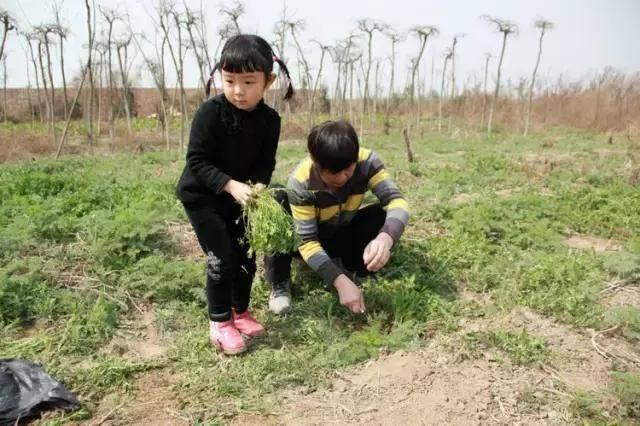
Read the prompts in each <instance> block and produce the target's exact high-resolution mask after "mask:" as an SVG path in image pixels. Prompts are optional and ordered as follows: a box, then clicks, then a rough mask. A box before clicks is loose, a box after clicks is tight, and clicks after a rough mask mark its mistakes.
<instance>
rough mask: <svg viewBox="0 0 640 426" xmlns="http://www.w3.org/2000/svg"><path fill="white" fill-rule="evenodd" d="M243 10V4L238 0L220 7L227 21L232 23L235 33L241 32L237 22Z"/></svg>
mask: <svg viewBox="0 0 640 426" xmlns="http://www.w3.org/2000/svg"><path fill="white" fill-rule="evenodd" d="M244 12H245V10H244V4H243V3H242V2H241V1H239V0H236V1H235V2H234V3H233V5H232V6H222V7H220V13H221V14H222V15H225V16H226V17H227V19H228V20H229V22H230V23H231V24H233V27H234V28H235V31H236V34H240V33H241V32H242V31H241V30H240V24H238V20H239V19H240V17H241V16H242V15H244Z"/></svg>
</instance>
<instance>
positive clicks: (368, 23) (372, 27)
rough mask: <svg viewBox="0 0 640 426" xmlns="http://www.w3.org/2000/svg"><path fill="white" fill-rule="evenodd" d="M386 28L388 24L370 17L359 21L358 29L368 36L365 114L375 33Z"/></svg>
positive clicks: (363, 102)
mask: <svg viewBox="0 0 640 426" xmlns="http://www.w3.org/2000/svg"><path fill="white" fill-rule="evenodd" d="M385 29H386V25H385V24H382V23H380V22H375V21H372V20H370V19H360V20H359V21H358V30H360V31H361V32H362V33H363V34H365V35H366V38H367V67H366V71H365V73H364V93H363V98H362V113H363V114H364V113H365V112H366V111H367V110H368V108H369V76H370V75H371V64H372V61H373V57H372V54H371V49H372V44H373V34H374V33H375V32H376V31H379V32H382V31H384V30H385Z"/></svg>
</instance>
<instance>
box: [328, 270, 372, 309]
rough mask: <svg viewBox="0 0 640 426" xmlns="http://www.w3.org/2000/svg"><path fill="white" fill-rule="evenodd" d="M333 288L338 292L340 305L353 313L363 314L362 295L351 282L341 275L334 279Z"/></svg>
mask: <svg viewBox="0 0 640 426" xmlns="http://www.w3.org/2000/svg"><path fill="white" fill-rule="evenodd" d="M333 286H334V287H335V288H336V290H338V297H339V298H340V304H341V305H343V306H346V307H347V308H349V309H350V310H351V312H353V313H356V314H364V310H365V307H364V295H363V294H362V290H360V288H358V286H357V285H355V284H354V283H353V281H351V280H350V279H349V278H348V277H347V276H346V275H344V274H341V275H339V276H338V278H336V280H335V281H334V283H333Z"/></svg>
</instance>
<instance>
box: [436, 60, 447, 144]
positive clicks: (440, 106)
mask: <svg viewBox="0 0 640 426" xmlns="http://www.w3.org/2000/svg"><path fill="white" fill-rule="evenodd" d="M447 62H449V55H447V56H445V58H444V67H443V68H442V82H441V84H440V99H439V102H438V132H440V131H441V130H442V101H443V100H444V99H443V98H444V94H445V91H444V84H445V78H446V76H447Z"/></svg>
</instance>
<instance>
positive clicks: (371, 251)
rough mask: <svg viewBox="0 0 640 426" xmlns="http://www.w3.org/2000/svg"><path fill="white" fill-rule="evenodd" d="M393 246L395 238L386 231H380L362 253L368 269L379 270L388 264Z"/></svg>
mask: <svg viewBox="0 0 640 426" xmlns="http://www.w3.org/2000/svg"><path fill="white" fill-rule="evenodd" d="M391 247H393V238H391V236H390V235H389V234H387V233H386V232H381V233H379V234H378V236H377V237H376V238H374V239H373V240H371V242H369V244H367V247H365V249H364V254H363V255H362V260H364V264H365V266H366V267H367V270H369V271H371V272H377V271H379V270H380V269H381V268H382V267H383V266H384V265H386V264H387V262H388V261H389V258H390V257H391Z"/></svg>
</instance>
